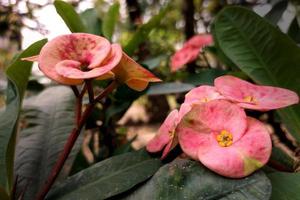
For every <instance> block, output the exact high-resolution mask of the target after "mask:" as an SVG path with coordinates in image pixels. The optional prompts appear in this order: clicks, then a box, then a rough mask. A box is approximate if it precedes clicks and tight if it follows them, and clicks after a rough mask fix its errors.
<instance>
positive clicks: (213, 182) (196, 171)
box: [115, 159, 271, 200]
mask: <svg viewBox="0 0 300 200" xmlns="http://www.w3.org/2000/svg"><path fill="white" fill-rule="evenodd" d="M270 195H271V184H270V181H269V180H268V178H267V177H266V176H265V175H264V173H263V172H261V171H260V172H256V173H254V174H253V175H251V176H249V177H246V178H243V179H229V178H225V177H222V176H219V175H217V174H215V173H213V172H212V171H210V170H208V169H207V168H205V167H203V166H202V165H201V164H200V163H199V162H195V161H191V160H183V159H176V160H174V161H173V162H172V163H170V164H167V165H165V166H163V167H161V168H160V169H159V171H157V172H156V174H155V175H154V176H153V177H152V178H151V179H150V180H149V181H147V182H146V183H145V184H144V185H142V186H141V187H140V188H138V189H137V190H135V191H133V192H132V193H131V194H129V195H128V196H127V197H121V196H120V197H119V198H115V199H126V200H140V199H152V200H156V199H170V200H171V199H172V200H177V199H178V200H181V199H205V200H212V199H214V200H216V199H224V200H225V199H238V200H249V199H251V200H262V199H269V197H270Z"/></svg>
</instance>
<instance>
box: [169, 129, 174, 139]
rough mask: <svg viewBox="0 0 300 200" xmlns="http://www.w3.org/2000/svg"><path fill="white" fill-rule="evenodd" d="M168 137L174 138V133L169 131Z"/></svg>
mask: <svg viewBox="0 0 300 200" xmlns="http://www.w3.org/2000/svg"><path fill="white" fill-rule="evenodd" d="M169 136H170V138H174V136H175V131H171V130H170V131H169Z"/></svg>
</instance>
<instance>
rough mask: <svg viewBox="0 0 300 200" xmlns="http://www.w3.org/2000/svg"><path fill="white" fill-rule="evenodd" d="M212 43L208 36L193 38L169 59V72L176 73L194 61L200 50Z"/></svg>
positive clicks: (201, 35) (210, 37)
mask: <svg viewBox="0 0 300 200" xmlns="http://www.w3.org/2000/svg"><path fill="white" fill-rule="evenodd" d="M212 42H213V38H212V36H211V35H210V34H200V35H195V36H193V37H192V38H191V39H189V40H188V41H187V42H186V43H185V44H184V45H183V47H182V49H180V50H179V51H177V52H176V53H175V54H174V55H173V56H172V57H171V71H177V70H178V69H181V68H182V67H183V66H184V65H185V64H187V63H189V62H192V61H194V60H196V58H197V57H198V55H199V52H200V51H201V50H202V48H203V47H204V46H207V45H210V44H212Z"/></svg>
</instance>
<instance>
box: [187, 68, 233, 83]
mask: <svg viewBox="0 0 300 200" xmlns="http://www.w3.org/2000/svg"><path fill="white" fill-rule="evenodd" d="M227 72H228V71H225V70H220V69H207V70H202V71H200V72H199V73H197V74H189V75H188V76H187V77H186V78H185V79H184V82H185V83H189V84H192V85H195V86H198V85H213V84H214V80H215V78H217V77H219V76H222V75H225V74H226V73H227Z"/></svg>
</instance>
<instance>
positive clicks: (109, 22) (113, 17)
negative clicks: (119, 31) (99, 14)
mask: <svg viewBox="0 0 300 200" xmlns="http://www.w3.org/2000/svg"><path fill="white" fill-rule="evenodd" d="M119 9H120V4H119V2H116V3H115V4H113V5H112V6H111V7H110V8H109V10H108V12H107V13H106V14H105V16H104V18H103V25H102V32H103V35H104V36H105V37H106V38H107V39H109V40H110V41H111V39H112V36H113V33H114V30H115V26H116V23H117V22H118V18H119Z"/></svg>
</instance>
